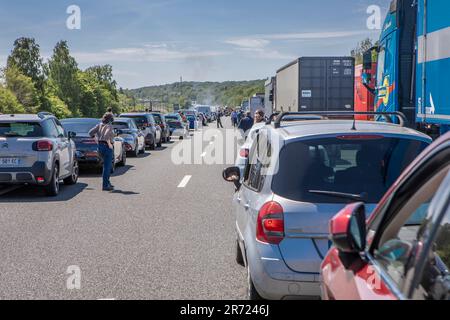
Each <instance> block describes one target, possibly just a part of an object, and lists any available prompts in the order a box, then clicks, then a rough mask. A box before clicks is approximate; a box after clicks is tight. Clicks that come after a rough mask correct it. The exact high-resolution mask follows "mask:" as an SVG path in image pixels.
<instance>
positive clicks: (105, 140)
mask: <svg viewBox="0 0 450 320" xmlns="http://www.w3.org/2000/svg"><path fill="white" fill-rule="evenodd" d="M113 121H114V116H113V114H112V113H110V112H107V113H105V115H104V116H103V118H102V122H101V123H100V124H98V125H96V126H95V127H94V128H92V129H91V130H90V131H89V135H90V136H91V137H95V138H96V139H97V141H98V150H99V152H100V155H101V157H102V159H103V191H113V190H114V187H113V185H112V184H111V181H110V177H111V170H112V162H113V154H114V151H113V148H114V147H113V146H114V128H113V126H112V123H113Z"/></svg>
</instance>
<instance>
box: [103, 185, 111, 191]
mask: <svg viewBox="0 0 450 320" xmlns="http://www.w3.org/2000/svg"><path fill="white" fill-rule="evenodd" d="M103 191H114V187H112V186H109V187H107V188H103Z"/></svg>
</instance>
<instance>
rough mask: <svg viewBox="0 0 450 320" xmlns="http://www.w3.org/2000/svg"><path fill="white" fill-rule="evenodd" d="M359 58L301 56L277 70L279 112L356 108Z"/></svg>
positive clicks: (276, 109)
mask: <svg viewBox="0 0 450 320" xmlns="http://www.w3.org/2000/svg"><path fill="white" fill-rule="evenodd" d="M354 69H355V59H354V58H352V57H301V58H299V59H297V60H295V61H293V62H291V63H290V64H288V65H286V66H284V67H283V68H281V69H279V70H278V71H277V75H276V80H275V83H276V90H275V101H276V105H275V108H274V109H275V111H277V112H283V111H285V112H289V111H292V112H296V111H311V112H314V111H353V110H354V72H355V70H354Z"/></svg>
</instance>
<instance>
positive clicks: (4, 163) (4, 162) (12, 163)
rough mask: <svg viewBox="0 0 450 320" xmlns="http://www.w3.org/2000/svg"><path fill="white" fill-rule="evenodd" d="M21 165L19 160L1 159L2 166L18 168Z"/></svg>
mask: <svg viewBox="0 0 450 320" xmlns="http://www.w3.org/2000/svg"><path fill="white" fill-rule="evenodd" d="M19 164H20V159H19V158H0V166H8V167H9V166H18V165H19Z"/></svg>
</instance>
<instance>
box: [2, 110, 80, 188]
mask: <svg viewBox="0 0 450 320" xmlns="http://www.w3.org/2000/svg"><path fill="white" fill-rule="evenodd" d="M74 136H75V134H74V133H72V132H66V131H65V130H64V129H63V127H62V126H61V123H60V122H59V121H58V119H57V118H56V117H54V116H53V115H51V114H49V113H39V114H37V115H15V114H11V115H0V185H1V184H3V185H12V184H23V185H37V186H42V187H43V188H44V190H45V192H46V194H47V195H49V196H56V195H58V193H59V182H60V181H61V180H63V181H64V183H65V184H68V185H73V184H76V183H77V180H78V172H79V168H78V162H77V159H76V157H75V152H76V149H75V143H74V142H73V140H72V138H73V137H74Z"/></svg>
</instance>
